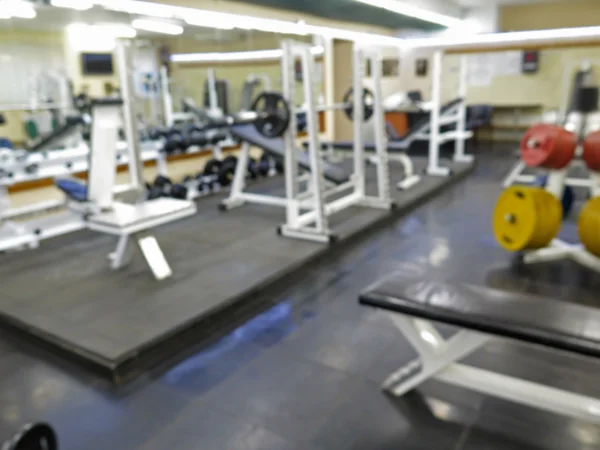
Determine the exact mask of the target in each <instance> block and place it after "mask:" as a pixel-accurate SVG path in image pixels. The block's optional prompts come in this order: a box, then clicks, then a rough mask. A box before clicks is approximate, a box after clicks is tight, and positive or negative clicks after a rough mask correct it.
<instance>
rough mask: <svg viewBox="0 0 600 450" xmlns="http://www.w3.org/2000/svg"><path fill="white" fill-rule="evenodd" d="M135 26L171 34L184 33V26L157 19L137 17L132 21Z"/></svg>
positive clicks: (139, 28)
mask: <svg viewBox="0 0 600 450" xmlns="http://www.w3.org/2000/svg"><path fill="white" fill-rule="evenodd" d="M131 26H132V27H133V28H137V29H138V30H144V31H151V32H152V33H162V34H170V35H173V36H175V35H178V34H183V27H182V26H179V25H175V24H173V23H165V22H158V21H156V20H148V19H135V20H134V21H133V22H131Z"/></svg>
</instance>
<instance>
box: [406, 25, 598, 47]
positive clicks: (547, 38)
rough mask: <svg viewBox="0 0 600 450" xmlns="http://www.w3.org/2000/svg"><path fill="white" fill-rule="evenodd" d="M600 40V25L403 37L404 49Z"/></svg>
mask: <svg viewBox="0 0 600 450" xmlns="http://www.w3.org/2000/svg"><path fill="white" fill-rule="evenodd" d="M589 40H600V27H582V28H559V29H555V30H537V31H517V32H509V33H487V34H476V35H470V36H448V37H444V38H423V39H405V40H403V41H402V42H401V43H400V47H401V48H403V49H407V50H411V49H426V48H430V49H432V48H437V49H453V50H460V49H461V48H464V49H477V48H481V49H482V51H484V50H485V49H486V48H489V47H491V48H495V47H502V46H510V45H511V44H514V45H521V44H525V45H546V44H550V43H567V42H573V43H576V42H583V41H589Z"/></svg>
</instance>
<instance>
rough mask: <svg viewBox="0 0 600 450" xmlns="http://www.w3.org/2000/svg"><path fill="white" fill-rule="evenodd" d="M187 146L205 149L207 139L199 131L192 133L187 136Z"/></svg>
mask: <svg viewBox="0 0 600 450" xmlns="http://www.w3.org/2000/svg"><path fill="white" fill-rule="evenodd" d="M189 144H190V146H196V147H205V146H206V144H208V139H206V135H205V134H204V133H202V132H200V131H192V133H190V136H189Z"/></svg>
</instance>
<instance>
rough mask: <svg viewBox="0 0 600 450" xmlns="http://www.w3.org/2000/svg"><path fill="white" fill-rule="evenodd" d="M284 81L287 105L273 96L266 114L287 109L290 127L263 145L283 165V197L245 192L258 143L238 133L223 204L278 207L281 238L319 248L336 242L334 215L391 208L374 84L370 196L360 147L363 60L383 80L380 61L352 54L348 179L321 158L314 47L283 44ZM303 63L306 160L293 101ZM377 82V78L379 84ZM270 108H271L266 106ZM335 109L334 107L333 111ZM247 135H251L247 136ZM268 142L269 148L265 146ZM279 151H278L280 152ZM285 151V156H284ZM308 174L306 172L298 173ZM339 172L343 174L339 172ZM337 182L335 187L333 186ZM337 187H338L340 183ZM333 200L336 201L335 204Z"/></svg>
mask: <svg viewBox="0 0 600 450" xmlns="http://www.w3.org/2000/svg"><path fill="white" fill-rule="evenodd" d="M282 49H283V57H282V81H283V83H282V84H283V92H284V99H283V101H281V99H279V98H277V97H275V96H273V95H272V94H271V93H269V94H270V95H267V96H265V97H264V101H265V108H266V109H269V110H270V111H274V112H276V113H275V115H276V116H279V115H280V113H277V111H280V110H283V105H284V104H287V105H288V108H289V115H288V117H289V126H288V127H287V129H286V132H285V135H284V137H283V139H279V140H278V139H269V140H267V139H264V140H263V142H262V143H261V144H262V145H260V146H261V147H262V148H263V149H265V151H272V152H273V153H274V154H277V153H278V156H279V157H280V158H282V159H283V163H284V168H285V191H286V195H285V197H274V196H271V195H264V194H254V193H250V192H246V191H245V187H246V186H245V172H246V167H247V164H248V158H249V152H250V146H251V144H252V143H254V144H257V141H256V140H254V142H253V140H252V139H251V137H248V136H247V135H246V136H244V132H245V131H247V129H240V128H235V127H234V129H233V133H234V135H237V136H238V137H240V138H241V139H242V140H243V144H242V149H241V151H240V156H239V163H238V166H237V168H236V172H235V175H234V179H233V184H232V187H231V192H230V195H229V198H227V199H226V200H224V201H223V202H222V203H221V209H223V210H228V209H232V208H236V207H239V206H242V205H244V204H245V203H256V204H263V205H273V206H280V207H284V208H285V209H286V222H285V223H284V224H283V225H281V226H280V227H279V232H280V234H281V235H283V236H287V237H292V238H298V239H305V240H312V241H315V242H325V243H328V242H332V241H334V240H335V238H336V236H335V234H333V233H332V231H331V230H330V227H329V217H330V216H331V215H332V214H335V213H338V212H340V211H342V210H346V209H348V208H350V207H352V206H364V207H371V208H378V209H390V208H392V207H393V203H392V201H391V195H390V190H389V172H388V160H387V151H386V149H385V136H384V129H385V123H384V117H383V109H382V108H381V107H380V106H381V87H380V85H379V84H378V83H376V85H375V88H374V90H373V98H374V105H375V106H373V107H372V113H373V115H374V126H375V133H376V137H377V139H376V140H377V144H378V151H377V157H378V158H379V162H380V163H379V164H378V166H377V188H378V190H377V194H376V195H375V196H370V195H367V193H366V178H365V168H364V166H365V165H364V148H363V142H362V134H361V126H362V122H363V120H362V118H363V115H364V92H365V91H364V88H363V86H362V74H363V73H364V67H365V60H366V59H369V60H370V61H371V64H372V67H374V68H375V71H376V72H377V75H379V77H380V75H381V74H380V67H381V64H380V56H379V54H378V53H377V52H376V51H372V50H369V49H365V48H361V47H359V46H358V45H356V46H355V48H354V54H353V66H354V68H353V80H354V81H353V90H352V91H351V93H352V98H349V99H348V100H349V102H348V104H344V105H343V106H341V107H342V108H348V107H350V108H352V115H353V120H354V136H355V148H354V152H355V153H354V168H353V169H354V170H353V173H351V174H348V175H346V176H341V177H340V176H338V175H337V173H336V172H337V170H333V169H332V167H331V166H329V165H327V164H325V163H324V161H323V159H322V155H321V145H320V140H319V125H318V117H317V107H316V101H315V100H316V99H315V97H316V96H315V90H314V89H315V88H314V83H313V74H314V73H315V57H314V55H312V54H311V51H310V46H309V45H306V44H300V43H295V42H293V41H284V42H283V43H282ZM298 60H299V61H300V64H301V67H302V74H303V89H304V102H305V103H306V105H307V111H306V114H307V124H308V139H309V142H308V152H307V154H305V153H304V152H303V151H302V150H301V149H299V148H298V147H297V146H296V109H295V107H294V103H295V102H294V101H295V98H296V96H295V86H296V82H295V68H296V62H297V61H298ZM377 79H379V78H377ZM267 105H268V106H267ZM333 107H334V108H335V106H333ZM246 134H247V133H246ZM265 141H266V142H265ZM277 150H279V151H277ZM281 150H283V152H281ZM301 168H302V169H304V171H303V172H302V171H301V170H300V169H301ZM338 170H339V169H338ZM328 179H329V180H331V181H333V182H334V183H333V187H331V188H327V187H326V181H327V180H328ZM334 180H335V181H334ZM336 181H337V182H338V183H336ZM332 198H334V200H331V199H332Z"/></svg>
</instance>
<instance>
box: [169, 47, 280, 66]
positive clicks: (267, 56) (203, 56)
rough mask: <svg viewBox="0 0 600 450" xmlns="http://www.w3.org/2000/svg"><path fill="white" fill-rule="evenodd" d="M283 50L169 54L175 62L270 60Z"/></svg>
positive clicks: (275, 58)
mask: <svg viewBox="0 0 600 450" xmlns="http://www.w3.org/2000/svg"><path fill="white" fill-rule="evenodd" d="M282 56H283V50H281V49H274V50H256V51H252V52H228V53H182V54H178V55H177V54H176V55H171V61H173V62H175V63H186V62H229V61H270V60H277V59H281V57H282Z"/></svg>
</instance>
